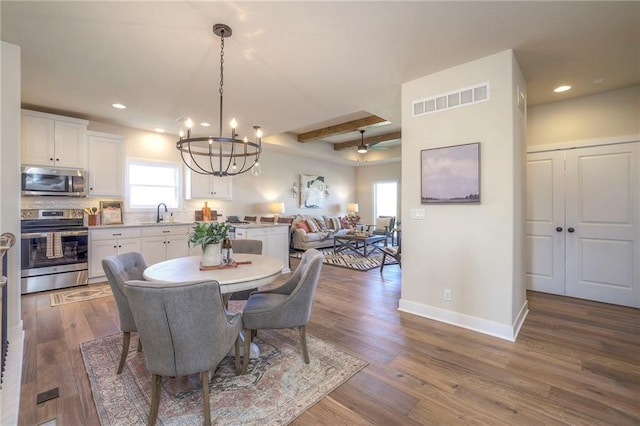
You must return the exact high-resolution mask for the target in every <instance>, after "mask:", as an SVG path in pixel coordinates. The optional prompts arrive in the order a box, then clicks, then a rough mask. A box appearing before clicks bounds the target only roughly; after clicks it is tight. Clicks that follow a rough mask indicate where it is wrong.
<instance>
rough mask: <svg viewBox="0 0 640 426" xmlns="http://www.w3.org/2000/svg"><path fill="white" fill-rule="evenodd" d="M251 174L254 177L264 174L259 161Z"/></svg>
mask: <svg viewBox="0 0 640 426" xmlns="http://www.w3.org/2000/svg"><path fill="white" fill-rule="evenodd" d="M251 174H252V175H254V176H260V175H261V174H262V168H260V162H259V161H256V163H255V164H254V165H253V167H252V168H251Z"/></svg>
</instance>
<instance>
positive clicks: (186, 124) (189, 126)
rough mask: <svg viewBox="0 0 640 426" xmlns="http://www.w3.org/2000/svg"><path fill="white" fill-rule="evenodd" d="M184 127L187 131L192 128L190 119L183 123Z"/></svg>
mask: <svg viewBox="0 0 640 426" xmlns="http://www.w3.org/2000/svg"><path fill="white" fill-rule="evenodd" d="M184 125H185V127H186V128H187V129H190V128H192V127H193V120H192V119H191V117H189V118H187V121H185V122H184Z"/></svg>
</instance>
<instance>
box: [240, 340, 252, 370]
mask: <svg viewBox="0 0 640 426" xmlns="http://www.w3.org/2000/svg"><path fill="white" fill-rule="evenodd" d="M249 336H251V330H244V353H243V354H242V374H247V370H248V369H249V358H250V357H251V338H250V337H249Z"/></svg>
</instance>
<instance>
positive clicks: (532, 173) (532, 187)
mask: <svg viewBox="0 0 640 426" xmlns="http://www.w3.org/2000/svg"><path fill="white" fill-rule="evenodd" d="M526 222H527V223H526V226H527V236H526V244H527V265H526V268H527V270H526V274H527V288H528V289H529V290H535V291H542V292H545V293H553V294H565V289H564V280H565V246H564V244H565V239H564V235H565V232H564V231H565V230H564V152H562V151H549V152H538V153H532V154H528V155H527V221H526Z"/></svg>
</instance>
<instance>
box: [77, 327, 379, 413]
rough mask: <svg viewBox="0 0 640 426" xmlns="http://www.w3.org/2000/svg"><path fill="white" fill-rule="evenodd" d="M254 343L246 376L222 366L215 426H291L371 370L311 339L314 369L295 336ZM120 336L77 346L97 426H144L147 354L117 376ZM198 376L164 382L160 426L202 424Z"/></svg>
mask: <svg viewBox="0 0 640 426" xmlns="http://www.w3.org/2000/svg"><path fill="white" fill-rule="evenodd" d="M254 342H255V343H256V344H257V345H258V347H259V348H260V358H259V359H252V360H251V362H250V364H249V370H248V372H247V374H246V375H241V376H236V375H235V373H234V362H233V357H227V358H225V359H224V360H223V361H222V363H221V364H220V365H219V366H218V368H217V369H216V371H215V374H214V375H213V377H212V378H211V382H210V383H209V387H210V402H211V421H212V423H213V424H216V425H280V424H287V423H289V422H291V421H292V420H294V419H295V418H296V417H298V416H299V415H300V414H302V413H303V412H304V411H306V410H307V409H309V408H310V407H311V406H312V405H314V404H315V403H316V402H318V401H320V400H321V399H322V398H324V397H325V396H326V395H327V394H329V393H330V392H331V391H332V390H334V389H335V388H337V387H338V386H340V385H341V384H342V383H344V382H345V381H347V380H348V379H349V378H350V377H351V376H353V375H354V374H355V373H357V372H358V371H360V370H361V369H362V368H364V367H365V366H366V365H367V362H365V361H363V360H361V359H359V358H357V357H355V356H353V355H350V354H348V353H346V352H344V351H342V350H340V349H338V348H337V347H335V346H333V345H331V344H329V343H326V342H323V341H322V340H319V339H316V338H314V337H313V336H310V335H308V334H307V344H308V347H309V356H310V358H311V363H310V364H308V365H307V364H305V363H304V361H303V359H302V353H301V351H300V349H299V347H300V342H299V334H298V331H297V330H293V329H292V330H288V329H287V330H260V332H259V334H258V337H257V338H256V339H255V340H254ZM121 348H122V335H120V334H117V335H112V336H107V337H104V338H101V339H97V340H93V341H91V342H85V343H82V344H81V345H80V349H81V351H82V358H83V360H84V364H85V367H86V370H87V374H88V375H89V381H90V382H91V390H92V392H93V399H94V401H95V404H96V408H97V411H98V416H99V418H100V423H101V424H102V425H104V426H106V425H110V426H111V425H144V424H146V422H147V415H148V413H149V406H150V404H151V377H150V374H149V373H148V372H147V369H146V366H145V360H144V356H145V355H144V354H145V353H144V350H143V351H142V352H137V351H136V350H135V348H136V345H135V344H133V343H132V344H131V348H132V350H131V351H130V352H129V358H128V360H127V363H126V366H125V368H124V370H123V371H122V373H121V374H120V375H117V374H116V367H117V365H118V360H119V357H120V353H121ZM202 421H203V414H202V390H201V387H200V379H199V375H197V374H196V375H193V376H188V377H183V378H175V379H171V378H165V379H163V383H162V394H161V396H160V410H159V417H158V422H157V424H158V425H194V424H201V423H202Z"/></svg>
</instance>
